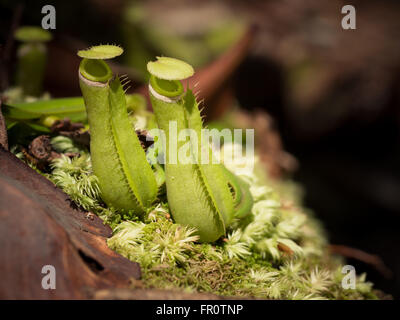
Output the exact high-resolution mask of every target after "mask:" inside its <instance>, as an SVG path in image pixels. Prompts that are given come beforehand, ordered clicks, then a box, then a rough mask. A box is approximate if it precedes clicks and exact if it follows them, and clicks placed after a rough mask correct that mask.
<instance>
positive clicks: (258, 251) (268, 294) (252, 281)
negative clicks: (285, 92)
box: [48, 137, 376, 299]
mask: <svg viewBox="0 0 400 320" xmlns="http://www.w3.org/2000/svg"><path fill="white" fill-rule="evenodd" d="M52 144H53V146H55V147H56V148H57V150H58V151H60V152H67V151H69V152H70V151H72V150H74V151H77V148H78V147H77V146H76V145H75V144H74V143H73V142H72V141H71V140H70V139H69V138H65V137H56V138H53V139H52ZM224 148H235V145H225V147H224ZM63 149H64V150H63ZM78 151H79V153H80V157H76V158H73V159H72V160H71V159H69V158H67V157H62V158H60V159H57V160H55V161H54V162H53V171H52V173H51V174H50V175H48V177H49V178H50V179H51V180H52V181H54V182H55V183H56V185H58V186H59V187H61V188H62V189H63V190H64V191H65V192H66V193H67V194H69V195H70V197H71V199H72V200H73V201H74V202H76V203H77V204H78V205H79V206H81V207H82V208H84V209H85V210H88V211H91V212H94V213H96V214H97V215H99V216H100V217H101V218H102V219H103V220H104V223H106V224H108V225H110V227H111V228H112V229H113V236H112V237H111V238H110V239H109V240H108V245H109V246H110V248H112V249H113V250H115V251H117V252H118V253H120V254H121V255H123V256H125V257H126V258H128V259H130V260H132V261H137V262H139V263H140V265H141V268H142V281H143V283H144V285H145V286H146V287H148V288H153V287H154V288H165V289H181V290H185V291H189V292H190V291H193V292H194V291H198V292H212V293H215V294H220V295H225V296H241V297H249V296H251V297H259V298H267V299H374V298H376V296H375V294H374V292H373V290H372V284H371V283H369V282H366V281H365V274H363V275H361V276H359V277H358V278H357V287H356V289H354V290H345V289H343V288H342V286H341V281H342V277H343V275H342V273H341V266H342V261H341V259H340V258H337V257H332V256H330V255H329V254H328V253H327V241H326V236H325V234H324V231H323V229H322V228H321V226H320V224H319V222H318V221H317V220H316V219H315V218H314V217H313V216H312V214H311V213H310V212H309V211H308V210H305V209H303V208H302V204H301V189H300V188H299V187H298V186H297V185H295V184H294V183H293V182H291V181H283V182H277V181H272V180H270V179H269V178H268V177H267V176H265V174H264V175H262V174H261V172H262V169H261V168H260V167H259V166H258V165H256V168H255V171H254V172H250V171H249V172H244V173H243V171H241V172H240V177H241V178H243V179H245V180H246V181H247V182H249V183H251V185H252V187H251V193H252V195H253V197H254V199H255V204H254V207H253V210H252V214H251V217H250V218H249V219H247V221H246V222H240V224H239V222H238V223H237V224H235V223H234V224H233V225H232V226H231V227H230V229H229V230H228V236H227V237H226V238H224V239H222V240H220V241H219V242H217V243H214V244H210V243H198V242H196V241H197V240H198V237H197V236H195V235H193V234H194V231H195V230H193V229H190V228H187V227H184V226H181V225H178V224H175V223H174V222H173V221H172V219H171V215H170V213H169V209H168V204H167V203H165V202H163V201H161V200H160V201H159V202H158V203H157V204H156V205H155V206H153V207H152V208H151V209H149V210H148V211H147V214H146V215H145V218H144V219H142V220H139V219H138V218H137V217H135V216H134V214H133V213H132V214H129V212H128V213H124V215H120V214H119V213H118V212H117V211H116V210H114V209H112V208H105V207H104V205H102V203H101V197H100V191H99V188H98V185H97V180H96V178H95V177H94V176H93V173H92V169H91V163H90V156H89V154H88V152H87V150H84V149H79V148H78ZM229 169H230V170H232V171H233V172H235V168H234V167H229ZM278 191H279V192H278ZM163 198H165V197H162V196H160V199H163ZM282 244H283V245H284V246H285V247H286V251H281V250H280V249H279V245H282ZM287 252H290V254H289V253H287Z"/></svg>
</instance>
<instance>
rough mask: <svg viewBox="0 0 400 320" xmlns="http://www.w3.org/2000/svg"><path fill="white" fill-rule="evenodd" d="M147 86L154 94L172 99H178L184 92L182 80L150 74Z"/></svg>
mask: <svg viewBox="0 0 400 320" xmlns="http://www.w3.org/2000/svg"><path fill="white" fill-rule="evenodd" d="M149 88H151V89H152V91H153V92H155V93H156V95H160V96H163V97H167V98H171V99H173V100H174V101H176V100H179V98H180V97H181V96H182V94H183V92H184V90H183V85H182V82H180V81H179V80H165V79H160V78H157V77H156V76H154V75H151V76H150V85H149ZM153 92H152V93H153Z"/></svg>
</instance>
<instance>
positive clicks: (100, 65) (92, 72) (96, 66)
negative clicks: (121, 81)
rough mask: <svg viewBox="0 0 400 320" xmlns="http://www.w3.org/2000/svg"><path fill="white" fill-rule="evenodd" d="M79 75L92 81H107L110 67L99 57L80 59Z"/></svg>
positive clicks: (110, 76) (110, 73)
mask: <svg viewBox="0 0 400 320" xmlns="http://www.w3.org/2000/svg"><path fill="white" fill-rule="evenodd" d="M79 75H80V76H82V78H84V79H86V80H90V81H93V82H101V83H107V82H108V81H109V80H110V79H111V78H112V77H113V73H112V71H111V68H110V67H109V66H108V64H107V63H106V62H104V61H103V60H100V59H96V60H95V59H86V58H85V59H82V61H81V63H80V65H79Z"/></svg>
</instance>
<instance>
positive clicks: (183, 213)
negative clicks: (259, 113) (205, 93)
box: [147, 57, 252, 242]
mask: <svg viewBox="0 0 400 320" xmlns="http://www.w3.org/2000/svg"><path fill="white" fill-rule="evenodd" d="M147 66H148V71H149V72H150V74H151V77H150V83H149V91H150V99H151V103H152V105H153V110H154V113H155V115H156V120H157V123H158V126H159V128H160V129H161V130H163V131H164V132H165V135H166V146H165V153H166V164H165V176H166V187H167V198H168V204H169V207H170V210H171V213H172V216H173V218H174V220H175V222H177V223H179V224H182V225H185V226H189V227H194V228H196V230H197V234H198V235H199V237H200V241H201V242H213V241H216V240H218V239H219V238H220V237H221V236H222V235H225V232H226V227H227V226H228V225H229V224H231V222H232V220H233V218H234V217H235V215H236V214H237V213H238V216H241V217H242V216H245V215H246V214H247V213H249V212H250V209H251V205H252V198H251V195H250V193H249V192H248V190H247V191H246V188H247V189H248V186H246V185H245V184H244V183H243V182H241V181H239V179H238V178H237V177H236V176H235V175H234V174H230V173H228V172H227V169H226V168H225V167H224V166H223V165H222V164H220V163H213V161H204V162H203V161H202V162H199V161H197V162H196V161H194V163H179V162H178V163H174V161H171V159H176V158H177V150H180V149H181V148H182V147H183V146H184V145H186V144H189V145H190V153H191V155H192V156H193V157H194V158H196V156H197V158H199V156H203V155H204V154H205V153H206V154H207V155H208V156H207V160H210V158H211V160H212V159H213V155H212V150H211V148H210V147H209V146H208V145H206V146H201V145H199V144H197V146H196V144H194V143H192V141H191V140H190V139H189V138H187V139H186V140H183V141H181V140H180V139H178V141H177V146H176V150H174V149H173V148H171V146H170V144H169V141H170V138H169V135H170V125H171V124H172V123H174V124H176V127H177V132H181V131H182V130H185V129H191V130H193V131H194V132H195V133H196V135H197V137H201V135H202V133H201V131H202V128H203V122H202V118H201V115H200V111H199V107H198V103H197V101H196V98H195V96H194V94H193V92H192V91H191V90H189V89H188V90H187V91H186V92H185V93H184V90H183V85H182V83H181V82H180V80H183V79H185V78H187V77H190V76H192V75H193V73H194V70H193V68H192V67H191V66H190V65H189V64H187V63H185V62H183V61H180V60H177V59H173V58H167V57H159V58H157V61H154V62H149V63H148V65H147ZM202 159H203V157H202ZM237 209H238V210H237Z"/></svg>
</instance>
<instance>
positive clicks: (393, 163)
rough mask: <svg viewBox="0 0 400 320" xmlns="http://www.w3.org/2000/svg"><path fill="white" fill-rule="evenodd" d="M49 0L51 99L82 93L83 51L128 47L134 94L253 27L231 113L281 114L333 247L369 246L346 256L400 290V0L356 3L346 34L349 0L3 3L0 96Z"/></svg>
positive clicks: (199, 62)
mask: <svg viewBox="0 0 400 320" xmlns="http://www.w3.org/2000/svg"><path fill="white" fill-rule="evenodd" d="M45 4H52V5H54V6H55V8H56V12H57V15H56V23H57V24H56V30H54V31H53V35H54V40H53V41H52V42H51V43H50V45H49V63H48V67H47V74H46V79H45V88H46V90H47V91H48V92H50V93H51V94H52V95H54V96H68V95H71V96H72V95H79V94H80V92H79V88H78V86H77V81H76V70H77V63H78V61H79V59H77V58H76V55H75V52H76V49H78V48H80V49H82V48H85V47H87V46H89V45H94V44H99V43H117V44H121V45H122V46H123V47H124V48H125V54H124V56H123V57H121V58H120V59H119V60H118V62H119V64H120V65H124V68H125V70H128V73H129V76H130V77H131V78H132V79H133V89H135V87H137V86H139V84H141V83H144V82H145V81H146V72H145V64H146V62H147V61H148V60H150V59H153V58H154V56H155V55H157V54H158V55H159V54H163V55H166V56H174V57H178V58H181V59H184V60H187V61H188V62H190V63H192V64H193V65H194V66H195V67H196V68H202V67H204V66H206V65H207V64H209V63H210V62H211V61H213V60H214V59H216V58H217V57H218V56H220V55H221V54H222V53H223V52H225V51H226V50H227V49H228V48H230V47H231V46H232V45H233V44H234V43H236V42H237V41H239V39H240V38H241V36H242V34H243V32H245V30H247V27H248V26H250V25H252V26H256V27H257V32H256V33H254V39H253V40H254V41H253V42H252V45H251V47H250V48H249V50H247V51H246V52H245V55H244V58H243V59H241V64H240V65H239V66H237V67H235V72H234V76H233V77H231V79H229V81H228V85H227V86H228V87H229V90H228V91H229V93H230V99H228V100H226V99H225V100H223V101H225V102H224V103H225V104H228V106H227V107H224V108H222V109H223V110H226V109H229V108H230V105H240V107H242V108H244V109H246V110H249V111H255V110H263V111H265V112H267V113H268V114H269V116H271V117H272V119H273V122H274V126H275V128H277V130H278V132H279V133H280V135H281V139H282V141H283V145H284V147H285V149H286V151H288V152H289V153H291V154H292V155H294V157H295V158H296V159H297V162H298V163H299V166H298V168H297V170H296V171H295V172H294V173H292V177H294V179H295V180H296V181H298V182H299V183H301V184H302V185H303V186H304V189H305V191H306V198H305V200H306V206H307V207H309V208H311V209H312V210H313V211H315V213H316V215H317V216H318V217H319V218H320V219H321V220H322V221H323V223H324V225H325V227H326V229H327V231H328V233H329V238H330V242H331V243H333V244H336V245H345V246H347V247H351V248H357V249H360V250H361V251H362V253H361V254H360V252H359V251H356V254H354V252H355V251H354V250H353V251H351V250H350V254H349V256H350V257H349V260H348V262H349V263H350V264H352V265H354V266H355V267H356V270H357V272H358V273H361V272H367V273H368V278H369V279H370V280H371V281H373V282H374V283H375V284H376V287H377V288H379V289H381V290H383V291H384V292H386V293H388V294H392V295H393V296H394V297H395V298H399V297H400V254H399V251H400V250H399V247H400V236H399V230H398V228H399V227H400V224H399V221H400V219H399V217H400V171H399V164H400V148H399V138H400V134H399V133H400V131H399V128H400V108H399V107H400V106H399V102H400V41H399V37H400V3H399V2H398V1H395V0H393V1H390V0H375V1H372V0H358V1H356V0H353V1H351V4H352V5H354V6H355V8H356V13H357V20H356V21H357V29H356V30H343V29H342V27H341V19H342V18H343V14H341V8H342V7H343V6H344V5H345V4H350V3H348V2H347V1H346V2H345V1H340V0H307V1H296V0H281V1H275V0H257V1H255V0H250V1H226V0H224V1H221V0H218V1H217V0H215V1H209V0H203V1H187V0H169V1H165V0H157V1H155V0H154V1H123V0H107V1H105V0H104V1H100V0H80V1H45V2H42V1H15V0H14V1H7V0H0V45H1V47H0V48H1V56H2V64H1V69H0V71H1V73H0V74H1V79H0V80H1V82H0V85H1V86H2V88H1V90H0V91H2V90H3V89H5V88H6V87H8V86H10V85H12V81H13V80H12V77H11V76H10V75H12V72H13V68H14V62H15V54H14V53H15V47H16V44H15V43H13V41H12V37H11V36H10V31H12V28H13V26H14V27H15V26H16V25H38V26H40V24H41V19H42V17H43V14H41V8H42V6H43V5H45ZM225 89H226V88H225ZM208 116H209V118H211V119H210V120H213V119H212V118H213V117H215V114H214V113H210V112H209V113H208ZM219 116H221V114H219ZM346 252H347V253H348V251H346ZM344 253H345V252H344ZM363 253H367V254H370V255H367V259H364V258H365V255H363ZM371 255H376V256H377V257H379V258H380V259H382V260H383V262H384V264H385V265H386V267H387V269H389V270H390V271H391V272H388V270H386V269H385V268H382V265H381V263H380V264H379V259H378V260H377V259H375V258H376V257H375V256H372V258H374V259H369V258H371ZM363 260H364V261H363ZM377 261H378V262H377Z"/></svg>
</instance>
